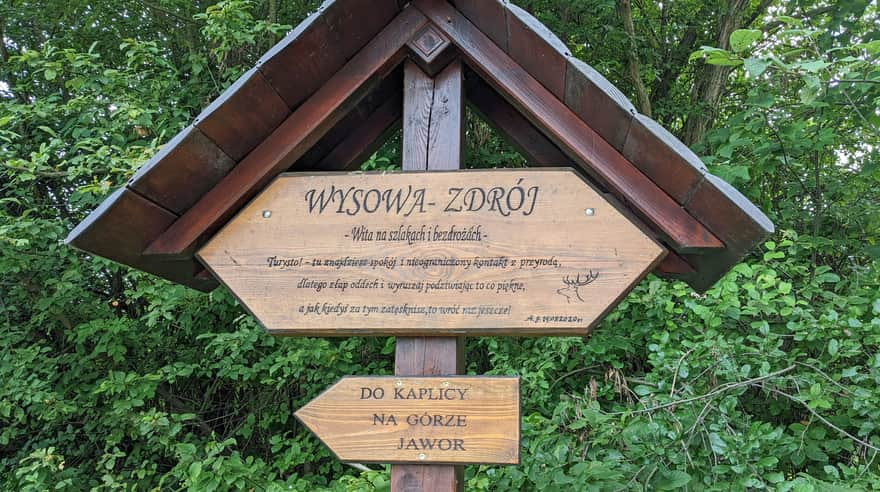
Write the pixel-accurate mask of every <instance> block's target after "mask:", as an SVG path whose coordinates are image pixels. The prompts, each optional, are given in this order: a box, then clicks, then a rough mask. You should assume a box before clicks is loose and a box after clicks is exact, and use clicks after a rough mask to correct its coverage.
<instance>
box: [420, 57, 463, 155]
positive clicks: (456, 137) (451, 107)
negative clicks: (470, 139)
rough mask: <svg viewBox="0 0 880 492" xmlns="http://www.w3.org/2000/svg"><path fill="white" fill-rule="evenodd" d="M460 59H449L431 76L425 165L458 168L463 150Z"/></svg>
mask: <svg viewBox="0 0 880 492" xmlns="http://www.w3.org/2000/svg"><path fill="white" fill-rule="evenodd" d="M462 77H463V75H462V65H461V62H460V61H458V60H456V61H454V62H452V63H450V64H449V65H448V66H447V67H446V68H445V69H444V70H443V71H442V72H440V74H439V75H437V77H436V79H435V80H434V104H433V107H432V108H431V130H430V135H429V139H430V143H429V144H428V169H429V170H432V171H441V170H450V169H458V168H459V167H460V163H461V162H462V160H463V154H464V89H463V87H462V84H463V82H464V81H463V78H462Z"/></svg>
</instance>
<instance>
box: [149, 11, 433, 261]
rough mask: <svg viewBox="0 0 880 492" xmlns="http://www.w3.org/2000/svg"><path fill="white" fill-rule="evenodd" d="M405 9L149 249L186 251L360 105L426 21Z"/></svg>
mask: <svg viewBox="0 0 880 492" xmlns="http://www.w3.org/2000/svg"><path fill="white" fill-rule="evenodd" d="M426 21H427V20H426V19H425V16H424V15H422V14H420V13H419V12H418V11H417V10H415V9H413V8H411V7H409V8H406V9H404V10H403V11H402V12H401V13H400V14H399V15H398V16H397V17H396V18H395V19H394V21H392V22H391V23H390V24H389V25H388V26H387V27H386V28H385V29H384V30H382V32H381V33H379V34H378V35H377V36H376V37H375V38H374V39H373V40H372V41H371V42H370V43H369V44H368V45H367V46H366V47H364V49H362V50H361V51H360V52H358V54H357V55H355V57H354V58H352V60H351V61H349V62H348V64H346V65H345V67H343V68H342V70H340V71H339V72H338V73H337V74H336V75H334V76H333V77H332V78H331V79H330V80H329V81H328V82H327V83H326V84H324V85H323V86H322V87H321V88H320V89H319V90H318V92H317V93H315V95H314V96H312V97H311V98H309V100H308V101H306V102H305V103H303V105H302V106H301V107H300V108H299V109H297V110H296V111H295V112H294V113H293V114H292V115H291V116H290V117H289V118H288V119H287V120H286V121H285V122H284V123H283V124H282V125H281V126H280V127H279V128H278V129H277V130H275V132H273V133H272V135H270V136H269V137H268V138H267V139H266V140H265V141H263V143H261V144H260V145H259V146H258V147H257V148H256V149H254V151H253V152H251V153H250V154H248V156H247V157H246V158H245V159H244V160H243V161H241V162H240V163H239V164H238V165H237V166H236V167H235V168H234V169H233V170H232V171H231V172H230V173H229V174H228V175H227V176H226V177H225V178H224V179H223V180H221V181H220V182H219V183H218V184H217V185H216V186H215V187H213V188H212V189H211V190H210V191H209V192H208V193H206V194H205V195H204V196H203V197H202V198H201V199H200V200H199V201H198V202H197V203H196V204H195V205H194V206H193V207H192V208H190V209H189V210H188V211H187V212H186V213H185V214H184V215H183V216H181V217H180V219H178V220H177V221H176V222H175V223H174V224H173V225H172V226H171V227H170V228H169V229H168V230H166V231H165V232H164V233H163V234H162V235H161V236H159V237H158V238H156V240H155V241H153V243H151V244H150V246H149V248H147V250H146V253H147V254H152V255H167V256H176V255H182V256H186V255H187V254H188V253H189V252H191V251H192V250H194V249H195V248H196V246H197V245H198V243H199V242H200V240H202V239H203V238H207V237H210V235H211V233H212V232H213V231H215V230H216V229H217V228H218V227H220V226H221V225H223V223H225V222H226V220H227V219H228V218H229V217H231V216H232V214H234V213H235V212H236V211H237V210H238V209H239V208H240V207H241V206H242V205H244V203H245V202H246V201H247V200H249V199H250V198H252V197H253V196H254V195H255V194H256V193H257V192H258V191H260V190H261V189H262V188H263V187H264V186H265V185H266V184H267V183H268V182H269V181H271V179H272V178H273V177H275V176H277V175H278V174H279V173H281V172H282V171H284V170H285V169H287V168H288V167H290V165H292V164H293V163H294V162H295V161H296V160H297V159H299V158H300V157H301V156H302V155H303V154H304V153H305V152H306V151H307V150H308V149H309V148H311V147H312V146H313V145H314V144H315V143H316V142H317V141H318V139H320V138H321V136H323V135H324V133H326V132H327V131H328V130H329V129H330V128H332V127H333V125H334V124H335V123H337V122H338V121H339V120H340V119H341V118H342V117H343V116H344V115H345V114H346V112H347V110H348V109H350V108H351V107H352V106H353V105H354V104H356V103H357V102H358V101H359V100H360V98H361V97H362V96H363V93H364V92H365V90H366V89H368V88H369V86H370V84H371V83H374V82H375V81H376V80H380V79H381V78H382V77H383V76H384V75H387V73H388V72H389V71H390V70H391V69H393V68H394V67H395V66H396V65H397V64H398V63H399V62H400V61H402V58H403V56H404V54H405V51H406V49H405V47H406V43H407V41H409V39H410V38H412V36H413V35H415V33H417V32H418V30H419V29H420V28H421V27H422V26H423V25H424V24H425V23H426Z"/></svg>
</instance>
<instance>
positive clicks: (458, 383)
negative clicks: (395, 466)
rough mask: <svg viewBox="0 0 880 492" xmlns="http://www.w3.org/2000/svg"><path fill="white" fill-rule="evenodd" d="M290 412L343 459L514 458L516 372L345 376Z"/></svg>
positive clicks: (444, 460)
mask: <svg viewBox="0 0 880 492" xmlns="http://www.w3.org/2000/svg"><path fill="white" fill-rule="evenodd" d="M296 417H297V418H298V419H299V420H300V421H302V423H303V424H305V425H306V427H308V428H309V429H310V430H311V431H312V432H314V433H315V435H316V436H318V438H319V439H321V441H322V442H324V444H326V445H327V447H328V448H330V450H331V451H333V453H334V454H335V455H336V457H337V458H339V459H340V460H341V461H343V462H349V463H350V462H356V463H446V464H466V463H474V464H501V465H516V464H519V378H518V377H464V376H448V377H346V378H342V380H340V381H339V382H338V383H336V384H335V385H333V386H331V387H330V388H329V389H328V390H327V391H325V392H324V393H323V394H321V395H320V396H318V397H317V398H315V399H314V400H312V402H311V403H309V404H308V405H306V406H304V407H303V408H301V409H300V410H299V411H298V412H296Z"/></svg>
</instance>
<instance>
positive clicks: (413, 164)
mask: <svg viewBox="0 0 880 492" xmlns="http://www.w3.org/2000/svg"><path fill="white" fill-rule="evenodd" d="M433 107H434V79H432V78H431V77H430V76H428V74H426V73H425V72H424V71H423V70H422V69H421V68H420V67H419V66H418V65H416V63H415V62H413V61H410V60H407V61H406V62H405V65H404V67H403V134H404V138H403V162H405V163H408V166H407V170H410V171H424V170H426V169H428V136H429V135H430V131H431V110H432V109H433Z"/></svg>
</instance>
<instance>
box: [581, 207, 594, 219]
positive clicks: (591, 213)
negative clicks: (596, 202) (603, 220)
mask: <svg viewBox="0 0 880 492" xmlns="http://www.w3.org/2000/svg"><path fill="white" fill-rule="evenodd" d="M584 213H586V214H587V217H592V216H594V215H596V209H594V208H588V209H586V210H585V211H584Z"/></svg>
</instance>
